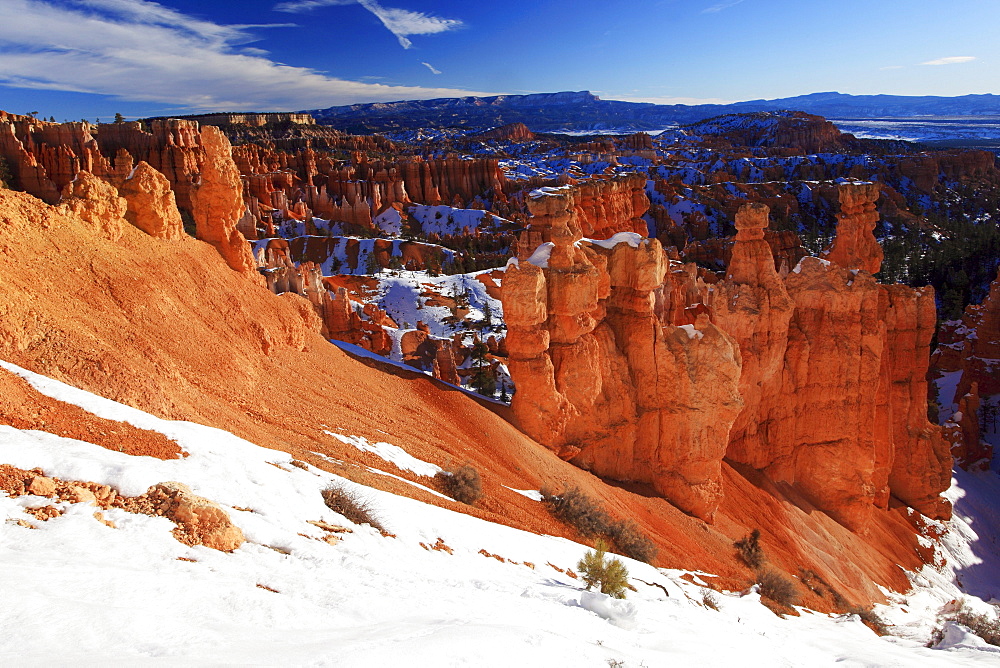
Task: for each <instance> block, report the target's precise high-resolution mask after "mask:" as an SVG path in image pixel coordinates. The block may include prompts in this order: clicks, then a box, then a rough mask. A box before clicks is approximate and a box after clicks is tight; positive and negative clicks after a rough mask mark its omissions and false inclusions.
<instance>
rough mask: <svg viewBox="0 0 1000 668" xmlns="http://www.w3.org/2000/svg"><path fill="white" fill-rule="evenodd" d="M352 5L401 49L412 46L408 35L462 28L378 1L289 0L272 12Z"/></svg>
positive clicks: (455, 20) (276, 6) (297, 11)
mask: <svg viewBox="0 0 1000 668" xmlns="http://www.w3.org/2000/svg"><path fill="white" fill-rule="evenodd" d="M353 4H359V5H361V6H362V7H364V8H365V9H367V10H368V11H370V12H371V13H372V14H374V15H375V17H376V18H378V20H379V21H381V22H382V25H383V26H385V27H386V29H387V30H388V31H389V32H391V33H392V34H393V35H395V36H396V39H397V40H399V44H400V46H402V47H403V48H404V49H409V48H410V47H411V46H413V42H411V41H410V40H409V39H408V38H409V36H410V35H434V34H437V33H441V32H447V31H449V30H454V29H456V28H460V27H461V26H462V22H461V21H460V20H458V19H443V18H440V17H438V16H431V15H430V14H424V13H423V12H414V11H410V10H409V9H396V8H394V7H383V6H382V5H381V4H379V3H378V2H377V0H288V1H286V2H280V3H278V4H277V5H275V6H274V9H275V10H276V11H279V12H290V13H300V12H308V11H312V10H313V9H318V8H319V7H330V6H334V5H353Z"/></svg>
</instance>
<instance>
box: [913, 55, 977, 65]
mask: <svg viewBox="0 0 1000 668" xmlns="http://www.w3.org/2000/svg"><path fill="white" fill-rule="evenodd" d="M975 59H976V57H975V56H948V57H947V58H937V59H936V60H928V61H927V62H925V63H920V64H921V65H957V64H959V63H968V62H971V61H973V60H975Z"/></svg>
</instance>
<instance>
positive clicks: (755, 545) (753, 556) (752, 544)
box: [733, 529, 767, 570]
mask: <svg viewBox="0 0 1000 668" xmlns="http://www.w3.org/2000/svg"><path fill="white" fill-rule="evenodd" d="M733 546H734V547H735V548H736V552H737V553H738V554H739V555H740V558H741V559H743V562H744V563H745V564H746V565H747V566H749V567H750V568H752V569H754V570H757V569H759V568H761V567H762V566H763V565H764V562H765V561H767V560H766V559H765V557H764V548H762V547H761V546H760V529H754V530H753V531H751V532H750V533H749V535H747V536H744V537H743V538H740V539H739V540H738V541H736V542H735V543H733Z"/></svg>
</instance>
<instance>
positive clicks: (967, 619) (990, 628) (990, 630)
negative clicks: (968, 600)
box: [955, 602, 1000, 647]
mask: <svg viewBox="0 0 1000 668" xmlns="http://www.w3.org/2000/svg"><path fill="white" fill-rule="evenodd" d="M955 621H956V622H957V623H959V624H961V625H962V626H965V627H968V629H969V630H970V631H972V632H973V633H975V634H976V635H977V636H979V637H980V638H982V639H983V640H985V641H986V642H988V643H989V644H991V645H996V646H997V647H1000V621H997V620H996V619H993V618H992V617H990V616H989V615H986V614H980V613H977V612H973V611H972V610H971V609H970V608H969V607H968V606H967V605H966V604H965V603H964V602H963V603H962V607H961V608H959V610H958V612H957V613H955Z"/></svg>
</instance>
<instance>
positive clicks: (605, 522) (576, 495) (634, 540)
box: [542, 487, 657, 563]
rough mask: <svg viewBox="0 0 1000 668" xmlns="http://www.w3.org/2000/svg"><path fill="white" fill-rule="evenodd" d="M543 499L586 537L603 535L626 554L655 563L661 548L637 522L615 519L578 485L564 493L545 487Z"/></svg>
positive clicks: (563, 519) (554, 511) (562, 519)
mask: <svg viewBox="0 0 1000 668" xmlns="http://www.w3.org/2000/svg"><path fill="white" fill-rule="evenodd" d="M542 501H544V502H545V504H546V505H547V506H548V507H549V510H550V511H551V512H552V514H553V515H555V516H556V518H557V519H559V520H561V521H562V522H565V523H566V524H568V525H570V526H571V527H573V528H574V529H576V530H577V531H579V532H580V535H581V536H583V537H585V538H592V537H594V536H603V537H606V538H608V539H609V540H611V541H612V542H613V543H614V544H615V546H616V547H617V548H618V549H619V550H620V551H621V552H622V553H623V554H625V555H626V556H629V557H632V558H633V559H636V560H638V561H645V562H646V563H652V561H653V559H655V558H656V553H657V549H656V546H655V545H653V542H652V541H651V540H649V538H647V537H646V536H645V535H643V533H642V532H641V531H640V530H639V528H638V527H637V526H636V525H635V523H634V522H631V521H626V520H615V519H613V518H612V517H611V516H610V515H609V514H608V513H607V512H606V511H605V510H604V509H603V508H602V507H601V506H600V504H598V503H597V502H596V501H594V500H593V499H592V498H590V497H589V496H587V495H586V494H584V493H583V492H582V491H580V489H579V488H577V487H571V488H569V489H567V490H566V491H565V492H563V493H562V494H555V493H554V492H552V491H550V490H542Z"/></svg>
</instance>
